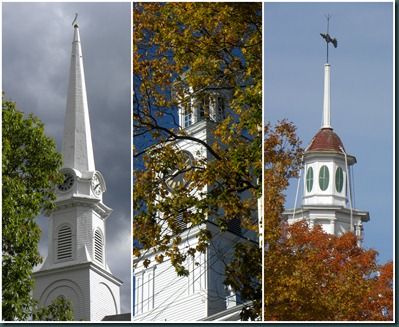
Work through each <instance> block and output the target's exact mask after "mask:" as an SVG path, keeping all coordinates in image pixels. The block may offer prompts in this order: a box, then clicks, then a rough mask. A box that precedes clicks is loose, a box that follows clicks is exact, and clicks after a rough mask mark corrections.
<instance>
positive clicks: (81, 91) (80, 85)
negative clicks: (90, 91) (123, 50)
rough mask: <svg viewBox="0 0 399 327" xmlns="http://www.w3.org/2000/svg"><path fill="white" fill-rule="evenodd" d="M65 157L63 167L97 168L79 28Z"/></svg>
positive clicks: (84, 169)
mask: <svg viewBox="0 0 399 327" xmlns="http://www.w3.org/2000/svg"><path fill="white" fill-rule="evenodd" d="M75 26H76V25H75ZM62 160H63V167H67V168H74V169H77V170H79V171H80V172H88V171H95V164H94V154H93V144H92V139H91V129H90V119H89V106H88V103H87V94H86V83H85V76H84V69H83V58H82V48H81V44H80V36H79V28H75V29H74V36H73V41H72V53H71V66H70V72H69V85H68V97H67V104H66V111H65V122H64V140H63V146H62Z"/></svg>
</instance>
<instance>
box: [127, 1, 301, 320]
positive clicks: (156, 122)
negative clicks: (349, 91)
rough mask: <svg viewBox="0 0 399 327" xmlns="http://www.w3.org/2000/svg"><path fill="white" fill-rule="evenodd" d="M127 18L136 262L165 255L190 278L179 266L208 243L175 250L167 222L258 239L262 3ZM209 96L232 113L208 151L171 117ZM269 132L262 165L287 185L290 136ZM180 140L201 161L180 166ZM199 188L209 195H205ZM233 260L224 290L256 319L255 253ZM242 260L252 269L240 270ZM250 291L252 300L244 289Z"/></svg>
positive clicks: (175, 231) (138, 11) (204, 238)
mask: <svg viewBox="0 0 399 327" xmlns="http://www.w3.org/2000/svg"><path fill="white" fill-rule="evenodd" d="M133 15H134V20H133V23H134V26H133V31H134V36H133V73H134V98H133V117H134V123H133V133H134V134H133V135H134V154H133V155H134V160H135V170H134V192H133V209H134V223H133V234H134V237H135V239H136V241H137V243H136V246H134V255H135V256H136V258H137V260H140V258H141V256H142V254H143V253H145V252H146V251H148V250H149V249H152V250H154V251H157V252H158V255H157V257H156V259H157V260H158V261H159V262H161V261H162V260H163V259H164V257H169V258H171V262H172V264H173V265H174V267H175V269H176V271H177V273H178V274H179V275H187V273H188V271H187V269H186V268H185V266H184V262H185V260H186V258H187V257H188V256H194V255H195V253H196V252H198V251H200V252H204V251H205V249H206V247H207V245H208V244H209V241H210V239H211V235H210V233H209V232H208V231H207V230H205V229H204V230H201V231H200V233H199V234H198V241H199V242H198V246H197V247H195V248H188V249H184V250H182V249H180V248H179V244H181V242H182V240H181V238H180V236H179V234H180V232H181V231H182V229H181V227H180V226H179V224H177V223H176V220H175V219H173V218H174V217H177V216H178V215H179V214H181V215H182V219H183V221H184V222H185V223H187V224H191V226H192V227H194V226H200V225H201V224H203V223H204V222H205V221H206V219H207V217H210V216H212V217H216V221H217V223H218V225H219V227H220V229H221V230H226V229H227V226H228V225H229V222H231V221H233V220H238V221H239V222H240V226H241V227H242V228H243V229H246V230H252V231H254V232H256V233H258V232H259V230H258V221H257V219H256V218H255V217H254V216H255V215H254V213H256V212H257V209H258V203H257V200H258V199H259V198H260V197H261V196H262V180H263V178H262V170H263V167H262V4H261V3H221V2H216V3H143V4H137V3H136V4H134V12H133ZM215 92H222V93H224V94H228V95H229V97H228V98H229V103H228V107H229V108H230V110H231V112H230V115H229V116H227V117H225V119H224V120H223V121H222V122H221V123H219V124H218V125H216V124H214V125H213V130H212V135H213V136H214V138H215V142H210V143H206V142H204V141H203V140H201V139H199V138H194V137H192V135H188V134H187V133H186V132H185V130H184V129H181V128H180V126H179V122H178V121H177V112H178V110H179V108H183V107H184V108H185V110H188V112H189V111H190V110H192V108H191V107H189V104H191V103H194V104H196V105H201V104H204V103H205V102H206V101H207V97H208V96H209V94H214V93H215ZM204 111H205V112H204V116H205V119H207V120H208V121H210V120H211V117H210V116H209V114H208V113H207V112H206V110H204ZM267 133H269V134H268V135H267V136H266V137H267V138H268V139H269V141H268V142H269V143H268V146H269V147H270V149H269V152H270V158H269V159H268V160H272V161H274V166H273V167H272V166H270V170H275V169H277V170H278V171H279V172H280V170H281V174H283V171H282V170H284V174H285V178H287V179H288V178H290V176H292V175H293V174H294V175H295V174H296V173H295V171H296V170H295V166H298V163H299V157H300V148H299V144H300V142H299V141H298V139H297V138H296V136H295V128H294V126H293V125H292V124H289V123H287V122H285V121H283V122H281V123H280V124H279V125H278V126H276V128H275V129H273V128H272V127H271V126H269V129H268V130H267V131H266V133H265V134H267ZM183 139H185V140H190V141H191V142H193V143H194V144H195V143H197V144H199V145H201V146H202V147H204V148H205V149H206V151H207V153H208V154H209V155H208V158H203V159H202V158H197V159H196V160H194V162H193V163H192V164H191V165H190V166H187V165H185V160H184V157H183V153H182V152H181V151H179V150H178V149H177V148H176V147H175V146H174V141H178V140H183ZM285 146H286V148H285ZM272 156H273V157H272ZM280 156H281V158H280ZM283 157H284V158H283ZM280 159H281V161H280ZM279 162H280V163H279ZM183 172H184V173H186V178H187V180H188V181H189V182H190V183H189V184H188V186H185V187H177V188H176V189H174V190H173V191H170V190H168V189H167V185H166V183H167V181H168V179H170V178H172V177H174V176H176V175H178V174H180V173H183ZM206 187H208V192H202V191H201V190H203V189H205V188H206ZM244 193H246V194H249V195H250V196H249V197H247V198H244V197H243V196H242V195H243V194H244ZM272 196H273V195H272V194H270V197H272ZM158 212H162V216H160V217H159V216H157V213H158ZM164 226H167V227H168V230H169V231H170V232H169V233H165V232H164V231H165V228H164ZM232 262H233V263H236V264H238V265H239V267H240V268H242V269H243V270H242V271H241V272H239V273H238V272H237V271H236V270H234V269H229V268H227V270H226V276H227V279H226V283H227V284H229V285H232V286H233V288H234V289H235V290H236V291H239V292H240V294H241V296H242V297H243V298H244V299H247V300H251V301H252V302H253V306H252V308H249V311H248V310H247V312H246V313H245V314H244V315H243V317H244V318H248V317H255V316H257V315H258V316H259V315H260V313H261V309H260V308H261V300H262V299H261V283H260V281H261V275H262V269H261V262H262V260H261V251H260V250H259V248H258V245H257V244H246V245H244V244H241V245H237V248H236V257H235V258H234V259H233V261H232ZM248 262H250V264H251V265H253V266H252V269H247V270H246V267H245V265H246V264H245V263H248ZM144 263H145V264H148V263H149V262H144ZM233 263H232V264H233ZM247 268H249V267H247ZM248 283H250V284H251V287H253V288H252V289H251V290H252V291H251V292H246V291H245V286H244V285H247V284H248Z"/></svg>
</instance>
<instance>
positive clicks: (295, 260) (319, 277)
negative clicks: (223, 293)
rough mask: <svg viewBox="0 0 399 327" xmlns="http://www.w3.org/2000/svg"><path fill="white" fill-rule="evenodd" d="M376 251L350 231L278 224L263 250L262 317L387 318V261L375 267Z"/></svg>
mask: <svg viewBox="0 0 399 327" xmlns="http://www.w3.org/2000/svg"><path fill="white" fill-rule="evenodd" d="M377 255H378V253H377V252H376V251H375V250H365V249H363V248H361V247H359V246H358V239H357V237H356V236H355V235H354V234H353V233H350V232H347V233H345V234H343V235H341V236H334V235H330V234H327V233H325V232H324V231H323V230H322V228H321V227H320V226H315V227H314V228H313V229H309V227H308V225H307V224H306V223H305V222H298V223H295V224H293V225H291V226H287V225H284V224H283V225H282V232H281V234H280V237H279V238H278V239H277V240H276V242H274V243H272V244H270V246H269V248H268V249H266V251H265V258H264V259H265V262H264V274H265V278H264V280H263V283H264V292H265V293H264V304H265V312H264V313H265V320H278V321H280V320H284V321H311V320H317V321H360V320H361V321H365V320H392V319H393V315H392V309H393V289H392V274H393V270H392V262H389V263H387V264H385V265H384V266H379V265H377V260H376V257H377Z"/></svg>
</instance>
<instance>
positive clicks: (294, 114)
mask: <svg viewBox="0 0 399 327" xmlns="http://www.w3.org/2000/svg"><path fill="white" fill-rule="evenodd" d="M264 9H265V11H264V21H265V26H264V31H265V34H264V40H265V59H264V60H265V73H264V74H265V77H264V79H265V85H264V90H265V93H264V101H265V119H266V120H268V121H272V122H276V121H277V120H278V119H281V118H283V117H286V118H288V119H289V120H290V121H292V122H294V124H296V126H297V127H298V135H299V137H300V138H301V139H302V140H303V146H304V147H306V146H307V145H308V144H309V142H310V140H311V139H312V137H313V136H314V135H315V134H316V133H317V132H318V130H319V128H320V127H321V121H322V110H323V83H324V63H325V62H326V42H325V40H324V39H323V38H322V37H321V36H320V34H319V33H326V30H327V19H326V17H325V15H326V14H330V15H332V18H331V19H330V29H329V34H330V35H331V36H332V37H333V38H336V39H337V40H338V47H337V48H336V49H335V48H334V47H332V46H331V45H330V47H329V62H330V64H331V125H332V127H333V128H334V131H335V132H336V133H337V134H338V135H339V137H340V138H341V140H342V142H343V143H344V146H345V149H346V151H347V152H348V153H350V154H352V155H354V156H355V157H356V158H357V164H356V165H355V166H354V176H355V207H356V208H357V209H360V210H366V211H369V212H370V221H369V222H368V223H365V224H364V243H363V245H364V246H365V247H367V248H375V249H376V250H377V251H378V252H379V253H380V256H379V259H380V262H381V263H385V262H386V261H387V260H392V259H393V226H394V224H393V218H394V217H393V176H394V175H393V124H394V120H393V5H392V2H391V3H381V2H380V3H370V2H369V3H365V2H363V3H342V2H334V3H328V2H323V3H278V2H276V3H266V4H265V7H264ZM296 187H297V182H296V181H293V183H292V184H291V186H290V188H289V190H288V191H287V203H286V208H293V207H294V202H295V193H296ZM302 188H303V183H302V184H301V189H302Z"/></svg>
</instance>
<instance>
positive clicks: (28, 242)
mask: <svg viewBox="0 0 399 327" xmlns="http://www.w3.org/2000/svg"><path fill="white" fill-rule="evenodd" d="M2 108H3V111H2V147H3V151H2V285H3V289H2V306H3V320H7V321H15V320H27V319H28V318H29V317H30V316H31V314H32V311H31V310H32V308H33V307H34V305H35V303H36V301H35V300H34V299H33V298H32V293H31V292H32V290H33V287H34V280H33V279H32V271H33V267H34V266H36V265H38V264H39V263H41V262H42V257H41V256H40V253H39V241H40V234H41V230H40V228H39V226H38V224H37V223H36V222H35V221H34V218H35V217H36V216H38V215H39V214H40V213H41V212H43V211H47V210H51V209H53V208H54V201H55V195H54V185H55V184H56V183H59V182H61V181H62V175H61V174H60V173H59V168H60V166H61V154H60V153H57V152H56V151H55V149H56V145H55V142H54V140H53V139H51V138H50V137H48V136H46V135H45V133H44V125H43V123H42V122H41V121H40V120H39V119H38V118H37V117H35V116H33V115H32V114H30V115H28V116H27V117H25V116H24V113H23V112H21V111H19V110H17V109H16V106H15V103H14V102H13V101H11V100H4V93H3V97H2Z"/></svg>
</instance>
